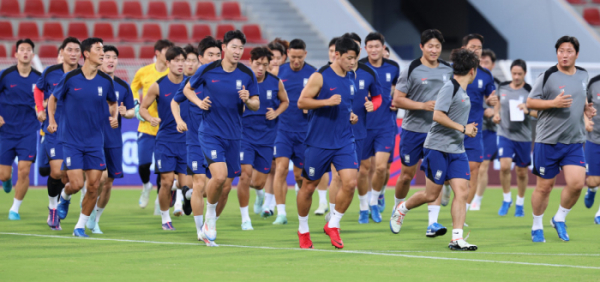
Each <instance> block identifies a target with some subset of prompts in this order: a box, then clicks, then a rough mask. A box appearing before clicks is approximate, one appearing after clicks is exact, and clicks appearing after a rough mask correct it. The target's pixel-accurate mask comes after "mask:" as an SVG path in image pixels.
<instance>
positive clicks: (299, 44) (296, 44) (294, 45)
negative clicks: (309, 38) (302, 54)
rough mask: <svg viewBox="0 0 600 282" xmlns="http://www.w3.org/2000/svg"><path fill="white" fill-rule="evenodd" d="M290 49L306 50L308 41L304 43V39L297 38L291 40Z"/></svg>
mask: <svg viewBox="0 0 600 282" xmlns="http://www.w3.org/2000/svg"><path fill="white" fill-rule="evenodd" d="M290 49H300V50H306V43H304V40H302V39H299V38H296V39H294V40H292V41H290Z"/></svg>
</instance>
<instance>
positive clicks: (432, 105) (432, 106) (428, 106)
mask: <svg viewBox="0 0 600 282" xmlns="http://www.w3.org/2000/svg"><path fill="white" fill-rule="evenodd" d="M434 109H435V100H431V101H427V102H425V103H423V107H422V110H424V111H428V112H433V110H434Z"/></svg>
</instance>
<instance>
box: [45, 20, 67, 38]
mask: <svg viewBox="0 0 600 282" xmlns="http://www.w3.org/2000/svg"><path fill="white" fill-rule="evenodd" d="M42 38H43V39H44V40H49V41H62V40H63V39H65V32H64V31H63V27H62V25H61V24H60V23H59V22H46V23H44V31H43V33H42Z"/></svg>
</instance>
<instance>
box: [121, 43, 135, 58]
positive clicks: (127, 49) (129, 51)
mask: <svg viewBox="0 0 600 282" xmlns="http://www.w3.org/2000/svg"><path fill="white" fill-rule="evenodd" d="M117 49H118V50H119V59H135V51H133V47H131V46H119V47H117Z"/></svg>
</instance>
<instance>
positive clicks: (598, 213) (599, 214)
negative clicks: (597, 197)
mask: <svg viewBox="0 0 600 282" xmlns="http://www.w3.org/2000/svg"><path fill="white" fill-rule="evenodd" d="M596 216H600V208H599V209H598V212H597V213H596Z"/></svg>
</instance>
